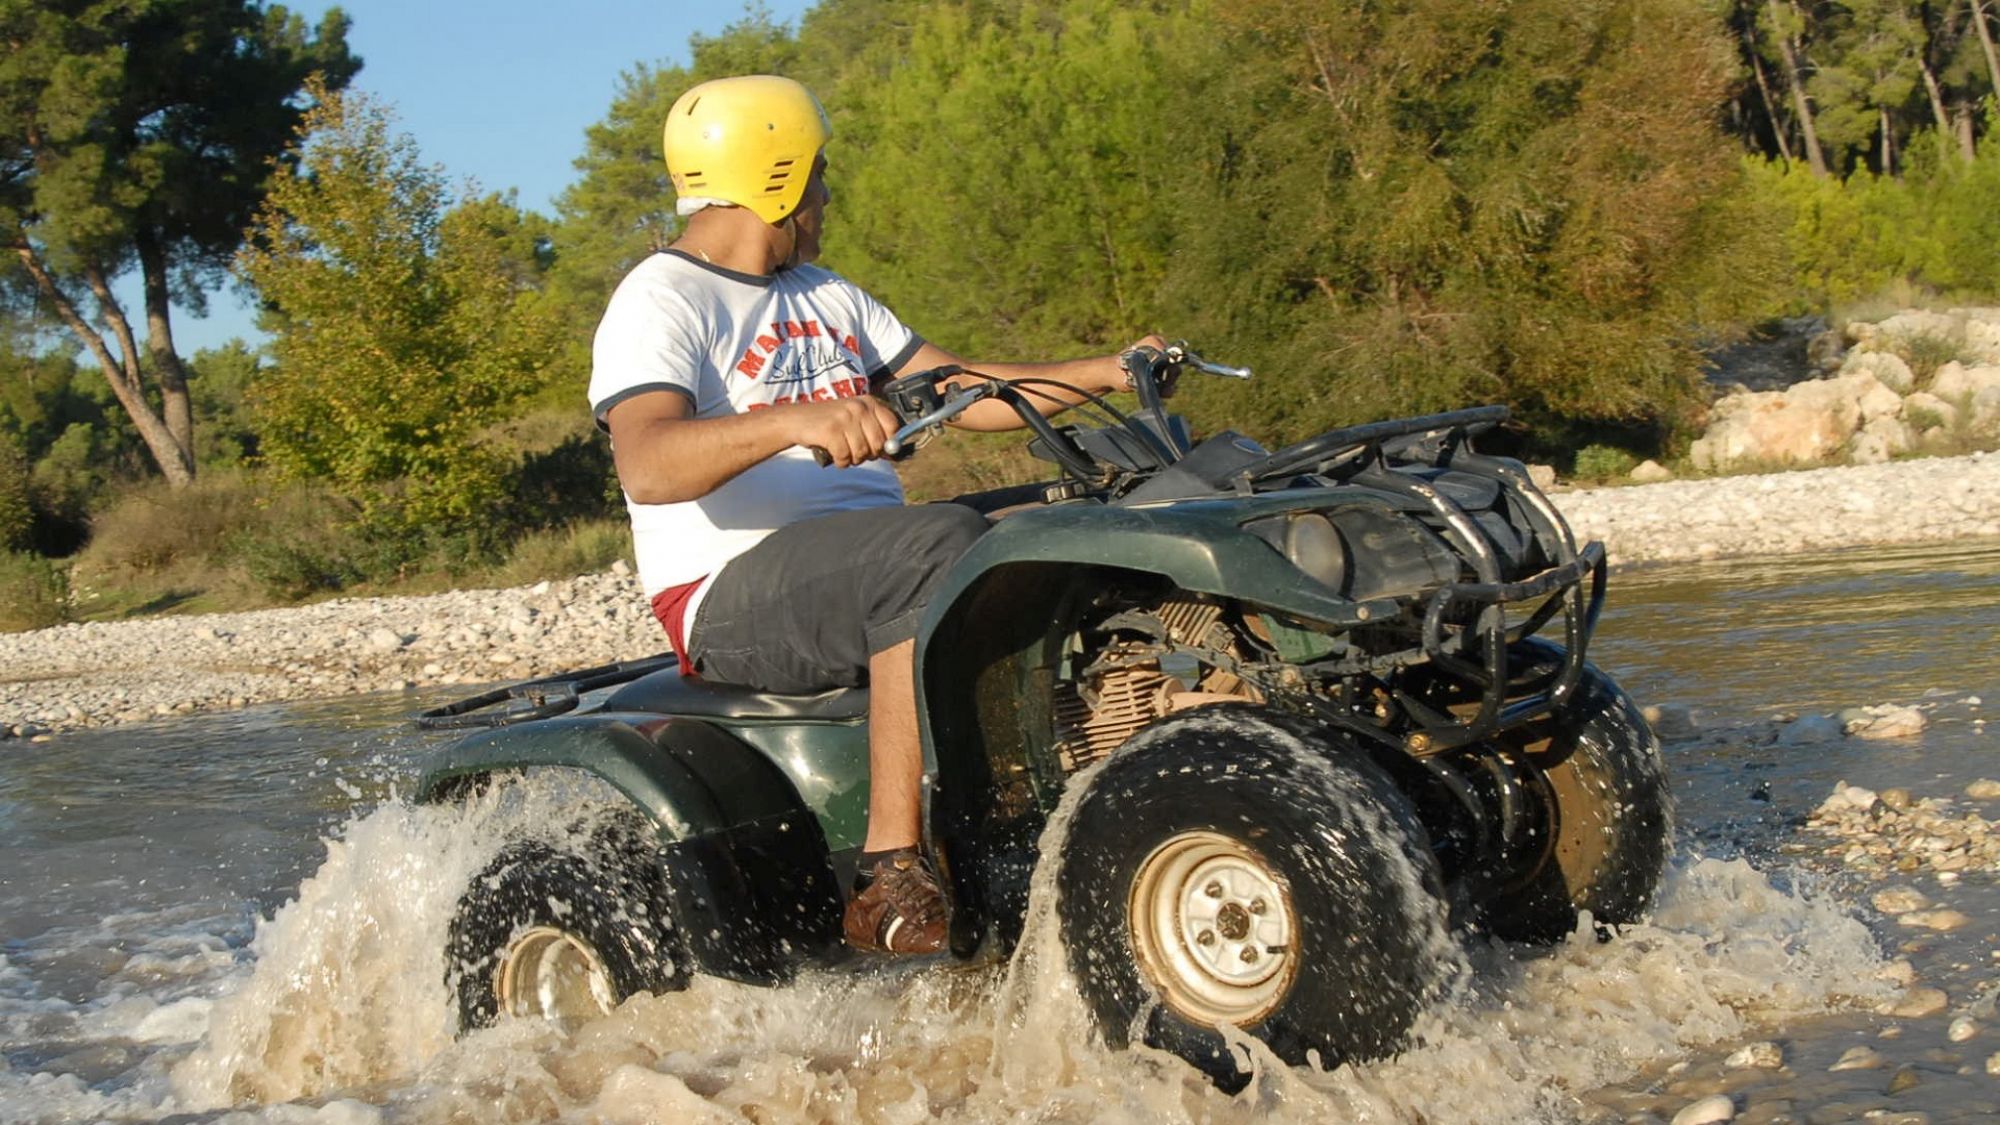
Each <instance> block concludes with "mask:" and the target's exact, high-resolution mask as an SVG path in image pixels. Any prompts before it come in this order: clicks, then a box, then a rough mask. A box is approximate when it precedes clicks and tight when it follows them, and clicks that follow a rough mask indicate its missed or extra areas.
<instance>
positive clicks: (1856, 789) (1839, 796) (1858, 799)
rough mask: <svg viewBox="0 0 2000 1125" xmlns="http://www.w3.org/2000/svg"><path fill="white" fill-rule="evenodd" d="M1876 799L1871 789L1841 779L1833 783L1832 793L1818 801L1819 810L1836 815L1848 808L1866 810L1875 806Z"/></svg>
mask: <svg viewBox="0 0 2000 1125" xmlns="http://www.w3.org/2000/svg"><path fill="white" fill-rule="evenodd" d="M1877 800H1878V798H1877V797H1876V796H1875V791H1874V790H1873V789H1863V788H1862V787H1861V786H1859V785H1849V784H1848V783H1846V782H1845V781H1842V782H1837V783H1835V785H1834V787H1833V793H1832V795H1831V796H1829V797H1827V799H1826V800H1824V801H1822V802H1820V806H1819V811H1820V812H1821V813H1824V814H1829V815H1836V816H1837V815H1839V814H1840V813H1843V812H1846V811H1848V810H1850V809H1853V810H1856V811H1859V812H1867V811H1868V810H1869V809H1872V808H1874V807H1875V802H1876V801H1877Z"/></svg>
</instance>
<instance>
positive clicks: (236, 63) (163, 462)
mask: <svg viewBox="0 0 2000 1125" xmlns="http://www.w3.org/2000/svg"><path fill="white" fill-rule="evenodd" d="M0 28H4V30H5V33H6V39H7V42H8V50H7V51H6V53H5V54H4V55H0V121H4V124H0V150H4V151H5V152H7V153H8V154H9V156H8V161H9V165H10V169H11V170H10V173H9V174H8V175H7V176H5V177H0V231H4V232H5V234H6V236H7V237H6V241H7V244H8V246H9V247H10V248H11V252H10V253H9V254H8V255H7V257H6V259H5V266H4V270H0V286H4V287H6V288H9V289H13V290H15V291H16V292H18V291H20V290H23V289H32V290H33V291H34V292H35V294H36V299H37V300H39V301H46V302H47V303H48V304H49V305H50V306H51V307H52V308H53V309H54V310H55V311H56V312H57V313H58V314H59V315H60V317H61V319H62V320H63V322H64V323H65V325H66V326H67V327H68V328H69V329H70V331H71V332H72V334H74V335H75V336H76V338H77V341H78V343H80V344H82V345H84V346H85V347H87V348H88V349H89V350H90V351H91V352H92V353H93V354H94V357H95V358H96V360H97V361H98V363H99V365H100V366H101V367H102V368H103V369H104V370H105V372H106V374H107V375H108V376H109V377H110V378H111V379H112V380H113V385H114V386H115V388H116V389H117V391H118V395H117V402H118V406H119V408H120V409H121V410H122V411H123V412H125V413H127V414H129V415H130V416H131V418H132V420H133V422H134V423H135V424H136V426H137V427H138V432H139V434H140V436H141V437H142V438H143V440H144V442H145V445H146V447H147V449H148V451H149V452H150V454H151V456H152V457H153V459H154V460H155V461H156V462H157V463H158V464H159V466H160V468H161V469H162V470H163V471H165V472H166V473H167V475H168V476H169V477H171V478H174V479H176V480H182V481H184V480H185V479H186V478H187V477H188V475H189V474H190V473H191V472H192V466H193V450H192V435H191V429H192V426H191V423H190V417H189V414H188V411H187V397H186V389H185V386H184V382H183V379H182V377H181V372H180V364H179V361H178V359H177V358H176V357H175V356H174V354H173V351H172V350H171V347H170V344H169V340H168V338H167V336H166V334H165V333H161V332H153V333H152V334H151V335H150V336H149V338H148V339H147V353H148V354H147V356H146V357H145V360H144V361H142V357H141V356H140V355H139V354H137V349H136V346H135V345H134V343H133V340H132V336H133V335H134V333H133V332H132V331H131V325H132V324H133V323H134V322H136V321H138V320H139V319H140V318H138V317H133V316H128V315H127V313H126V311H125V310H124V309H123V308H122V307H121V306H120V304H119V301H118V300H117V299H116V298H115V297H114V296H113V295H112V290H111V288H110V285H109V282H110V280H111V279H113V278H115V277H117V276H118V275H119V274H120V273H122V272H125V271H126V270H127V269H128V268H132V267H136V268H137V270H138V272H139V274H140V276H141V279H142V286H141V288H142V291H143V300H144V303H145V305H146V309H145V312H146V314H147V316H146V320H147V321H149V322H151V321H155V320H157V323H159V324H162V325H165V324H168V323H170V321H171V315H172V308H171V305H170V298H178V299H179V300H180V301H181V303H182V304H184V305H190V306H192V307H194V308H196V309H199V308H201V307H202V302H203V290H204V289H205V288H206V287H208V286H212V285H213V284H214V282H215V280H216V279H217V277H218V275H219V273H220V271H221V268H222V267H223V265H224V264H226V263H227V262H228V261H229V259H230V256H231V255H232V254H233V253H234V252H235V249H236V247H237V246H238V245H239V244H240V242H241V241H242V238H243V229H244V227H245V226H246V224H247V223H248V222H249V220H250V217H251V215H252V213H253V211H254V210H255V208H256V207H257V205H258V203H259V201H260V199H261V198H262V196H263V192H264V188H265V184H266V182H267V180H268V178H269V177H270V175H271V174H272V167H273V161H274V158H277V157H278V156H279V154H280V153H281V152H282V151H283V148H284V145H285V143H286V141H287V139H288V138H289V137H290V135H291V132H292V129H293V127H294V126H295V125H296V123H297V122H298V120H299V114H300V106H299V101H300V99H299V95H300V93H301V90H302V88H303V84H304V83H305V81H306V78H307V76H308V75H309V74H317V75H318V76H319V82H320V84H321V87H320V88H323V89H338V88H339V87H341V86H342V85H344V84H345V83H346V82H347V80H348V78H349V77H350V76H351V75H352V74H353V73H354V72H355V70H356V69H357V68H358V67H359V65H360V63H359V61H358V60H356V59H354V58H353V57H352V56H351V55H349V54H348V51H347V46H346V31H347V19H346V17H345V16H344V15H343V14H342V13H341V12H340V10H339V9H338V8H334V9H331V10H329V11H328V12H327V13H326V15H325V16H324V17H323V18H322V20H321V21H320V23H319V25H318V27H317V28H310V29H309V28H308V27H307V25H306V24H305V22H304V21H303V20H302V19H300V18H299V17H298V16H297V15H295V14H293V13H291V12H289V11H287V10H286V9H285V8H283V7H269V8H267V7H265V6H263V5H262V4H261V3H252V2H248V0H171V2H168V0H154V2H144V3H140V2H118V3H89V4H78V3H62V4H50V3H40V2H34V3H31V2H26V0H4V2H0ZM85 294H90V295H91V296H84V295H85ZM58 429H60V427H58Z"/></svg>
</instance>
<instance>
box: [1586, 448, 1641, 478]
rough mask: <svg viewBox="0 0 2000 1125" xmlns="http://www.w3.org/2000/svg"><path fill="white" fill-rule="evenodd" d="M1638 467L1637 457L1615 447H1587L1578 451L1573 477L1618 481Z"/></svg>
mask: <svg viewBox="0 0 2000 1125" xmlns="http://www.w3.org/2000/svg"><path fill="white" fill-rule="evenodd" d="M1638 467H1639V459H1638V458H1637V457H1634V456H1632V454H1630V453H1628V452H1626V451H1625V450H1623V449H1620V448H1618V447H1617V446H1615V445H1586V446H1584V447H1583V448H1582V449H1579V450H1577V451H1576V461H1575V464H1574V466H1573V468H1572V470H1571V475H1572V476H1574V477H1575V478H1576V479H1577V480H1590V481H1608V480H1618V479H1621V478H1623V477H1627V476H1630V475H1631V473H1632V470H1633V469H1636V468H1638Z"/></svg>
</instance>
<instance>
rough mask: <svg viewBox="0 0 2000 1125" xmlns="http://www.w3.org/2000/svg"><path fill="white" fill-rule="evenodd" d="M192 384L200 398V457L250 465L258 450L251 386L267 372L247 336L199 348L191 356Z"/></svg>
mask: <svg viewBox="0 0 2000 1125" xmlns="http://www.w3.org/2000/svg"><path fill="white" fill-rule="evenodd" d="M188 368H189V370H188V384H189V390H190V392H191V394H192V396H193V399H194V413H195V420H196V423H197V426H196V430H195V433H196V437H197V441H196V446H195V458H196V461H197V462H198V463H199V464H201V465H203V466H205V467H206V466H214V467H218V468H224V467H236V466H241V465H245V464H248V463H249V462H250V461H251V460H253V459H254V458H255V457H256V455H257V431H256V426H255V424H254V423H253V421H252V420H251V417H250V411H249V405H248V398H249V395H250V390H251V388H252V387H253V386H255V385H256V383H257V380H258V378H259V376H260V375H261V374H262V373H263V364H262V361H261V360H260V359H259V358H258V357H257V353H256V352H254V351H252V350H251V349H250V346H249V345H248V344H246V343H244V342H243V341H242V340H231V341H230V342H229V343H227V344H225V345H223V346H222V347H220V348H206V349H203V350H202V351H199V352H196V353H195V355H194V358H193V359H192V360H190V361H188Z"/></svg>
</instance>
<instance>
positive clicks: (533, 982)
mask: <svg viewBox="0 0 2000 1125" xmlns="http://www.w3.org/2000/svg"><path fill="white" fill-rule="evenodd" d="M493 991H494V994H495V996H496V997H498V999H499V1001H500V1014H501V1015H503V1016H517V1017H521V1016H525V1017H534V1018H539V1019H545V1020H553V1021H555V1022H557V1023H560V1024H563V1025H565V1026H574V1025H576V1024H580V1023H582V1022H584V1021H585V1020H590V1019H595V1018H597V1017H598V1016H601V1015H604V1014H605V1013H606V1012H609V1011H610V1010H611V1009H612V1008H615V1007H617V1003H616V1000H615V999H614V997H613V996H612V994H611V974H610V972H609V971H607V970H606V969H605V967H604V958H602V957H600V956H598V953H597V950H595V949H593V948H591V946H590V943H589V942H586V941H584V940H583V939H582V938H579V937H577V936H576V935H575V934H571V933H565V932H564V931H562V930H558V929H556V928H555V927H553V926H530V927H529V928H527V929H525V930H522V931H521V932H520V933H519V934H517V935H515V937H514V940H513V941H511V942H508V943H507V948H506V949H504V950H501V952H500V963H499V964H497V965H495V966H494V967H493Z"/></svg>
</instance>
